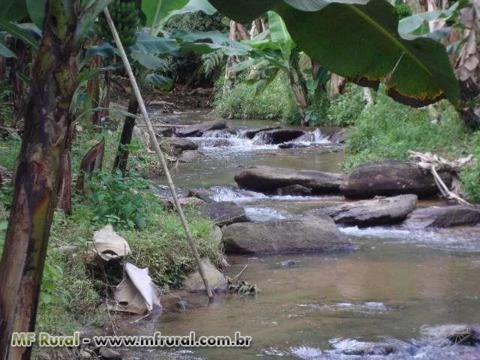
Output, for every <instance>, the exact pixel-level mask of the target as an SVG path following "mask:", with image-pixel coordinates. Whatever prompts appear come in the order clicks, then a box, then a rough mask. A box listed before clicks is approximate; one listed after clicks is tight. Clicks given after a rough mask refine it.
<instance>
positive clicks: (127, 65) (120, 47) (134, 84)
mask: <svg viewBox="0 0 480 360" xmlns="http://www.w3.org/2000/svg"><path fill="white" fill-rule="evenodd" d="M103 12H104V14H105V18H106V20H107V23H108V26H109V27H110V31H111V32H112V35H113V39H114V41H115V44H116V45H117V48H118V51H119V53H120V57H121V59H122V61H123V64H124V66H125V70H126V71H127V74H128V77H129V79H130V83H131V84H132V88H133V91H134V93H135V97H136V98H137V101H138V105H139V107H140V111H141V112H142V115H143V120H144V121H145V125H146V126H147V131H148V134H149V135H150V140H151V142H152V144H153V147H154V149H155V152H156V153H157V155H158V158H159V159H160V163H161V164H162V168H163V171H164V172H165V176H166V178H167V183H168V187H169V188H170V191H171V193H172V198H173V203H174V204H175V207H176V208H177V212H178V216H179V217H180V221H181V222H182V226H183V228H184V230H185V235H186V237H187V241H188V244H189V245H190V248H191V251H192V253H193V256H194V257H195V261H196V262H197V266H198V272H199V273H200V276H201V277H202V280H203V283H204V284H205V290H206V291H207V295H208V298H209V299H210V300H212V299H213V292H212V290H211V288H210V286H209V284H208V280H207V278H206V276H205V271H204V269H203V265H202V262H201V260H200V254H199V253H198V249H197V244H196V243H195V240H194V239H193V236H192V233H191V232H190V227H189V226H188V222H187V219H186V217H185V213H184V212H183V210H182V207H181V205H180V202H179V201H178V196H177V193H176V191H175V185H174V184H173V180H172V176H171V175H170V171H169V170H168V165H167V161H166V159H165V156H164V154H163V152H162V150H161V149H160V145H159V144H158V141H157V137H156V136H155V132H154V130H153V126H152V123H151V122H150V117H149V116H148V112H147V108H146V107H145V102H144V101H143V97H142V94H141V92H140V88H139V87H138V84H137V80H136V78H135V75H134V74H133V71H132V67H131V65H130V62H129V61H128V57H127V54H126V52H125V49H124V47H123V44H122V41H121V40H120V37H119V35H118V32H117V29H116V27H115V24H114V23H113V20H112V17H111V16H110V12H109V11H108V7H106V8H105V10H104V11H103Z"/></svg>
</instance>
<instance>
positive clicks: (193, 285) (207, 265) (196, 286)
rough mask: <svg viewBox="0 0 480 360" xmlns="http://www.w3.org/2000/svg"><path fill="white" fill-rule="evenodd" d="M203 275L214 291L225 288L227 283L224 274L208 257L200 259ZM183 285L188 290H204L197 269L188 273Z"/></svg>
mask: <svg viewBox="0 0 480 360" xmlns="http://www.w3.org/2000/svg"><path fill="white" fill-rule="evenodd" d="M201 262H202V267H203V271H204V274H205V277H206V278H207V281H208V285H209V286H210V287H211V288H212V290H214V291H223V290H225V289H226V288H227V286H228V283H227V279H226V278H225V276H224V275H223V274H222V273H221V272H220V271H218V269H217V268H216V267H215V266H214V265H213V264H212V263H211V261H210V259H208V258H204V259H202V260H201ZM184 287H185V289H187V290H188V291H190V292H200V291H205V284H204V283H203V279H202V277H201V276H200V273H199V272H198V271H196V272H194V273H193V274H190V275H189V276H188V277H187V279H186V280H185V282H184Z"/></svg>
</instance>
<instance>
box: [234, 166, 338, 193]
mask: <svg viewBox="0 0 480 360" xmlns="http://www.w3.org/2000/svg"><path fill="white" fill-rule="evenodd" d="M235 181H236V182H237V184H238V186H239V187H241V188H244V189H248V190H253V191H257V192H262V193H267V194H269V193H275V192H276V190H277V189H279V188H284V187H287V186H291V185H301V186H303V187H305V188H308V189H311V192H312V194H336V193H338V192H339V190H340V184H341V183H342V181H343V175H342V174H335V173H328V172H323V171H316V170H294V169H287V168H277V167H271V166H254V167H250V168H248V169H245V170H242V171H240V172H239V173H237V174H236V175H235Z"/></svg>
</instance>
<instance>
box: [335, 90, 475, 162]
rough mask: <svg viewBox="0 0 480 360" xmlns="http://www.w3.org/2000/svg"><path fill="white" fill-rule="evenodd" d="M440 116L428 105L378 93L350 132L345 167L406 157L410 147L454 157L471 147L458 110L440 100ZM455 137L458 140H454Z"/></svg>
mask: <svg viewBox="0 0 480 360" xmlns="http://www.w3.org/2000/svg"><path fill="white" fill-rule="evenodd" d="M438 107H439V110H440V111H439V113H440V114H441V117H440V119H435V120H434V121H432V119H431V118H430V114H429V112H428V109H413V108H409V107H407V106H404V105H401V104H398V103H395V102H394V101H393V100H391V99H389V98H387V97H386V96H385V95H383V94H379V95H378V97H377V101H376V104H374V105H372V106H370V107H368V108H366V109H364V110H363V111H362V112H361V114H360V116H359V117H358V119H357V121H356V124H355V127H354V128H352V129H351V130H350V131H349V132H348V135H347V142H346V150H345V152H346V156H347V157H346V160H345V163H344V168H345V169H351V168H352V167H354V166H356V165H358V164H361V163H363V162H367V161H373V160H380V159H400V160H402V159H406V158H407V157H408V150H415V151H422V152H426V151H430V152H434V153H438V154H440V155H443V156H445V157H455V156H459V155H461V154H463V153H464V152H465V151H466V150H468V147H467V144H468V133H467V132H466V130H465V129H464V127H463V125H462V122H461V121H460V119H459V116H458V114H457V113H456V112H455V110H454V109H453V108H452V107H451V106H449V105H448V104H447V103H445V102H442V103H439V105H438ZM452 139H455V140H452Z"/></svg>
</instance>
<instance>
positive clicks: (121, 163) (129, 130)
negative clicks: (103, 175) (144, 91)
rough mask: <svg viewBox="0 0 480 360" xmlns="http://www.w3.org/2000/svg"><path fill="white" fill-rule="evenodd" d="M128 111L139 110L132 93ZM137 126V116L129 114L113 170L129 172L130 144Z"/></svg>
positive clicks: (134, 112)
mask: <svg viewBox="0 0 480 360" xmlns="http://www.w3.org/2000/svg"><path fill="white" fill-rule="evenodd" d="M128 112H129V113H130V114H135V115H136V114H137V112H138V101H137V99H136V98H135V95H132V97H131V98H130V101H129V102H128ZM134 127H135V117H134V116H131V115H127V117H126V118H125V123H124V124H123V130H122V136H121V138H120V144H119V145H118V150H117V156H116V157H115V163H114V165H113V171H116V170H120V171H121V172H122V174H123V176H125V174H126V173H127V163H128V155H129V153H130V152H129V150H128V145H130V142H131V141H132V136H133V129H134Z"/></svg>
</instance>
